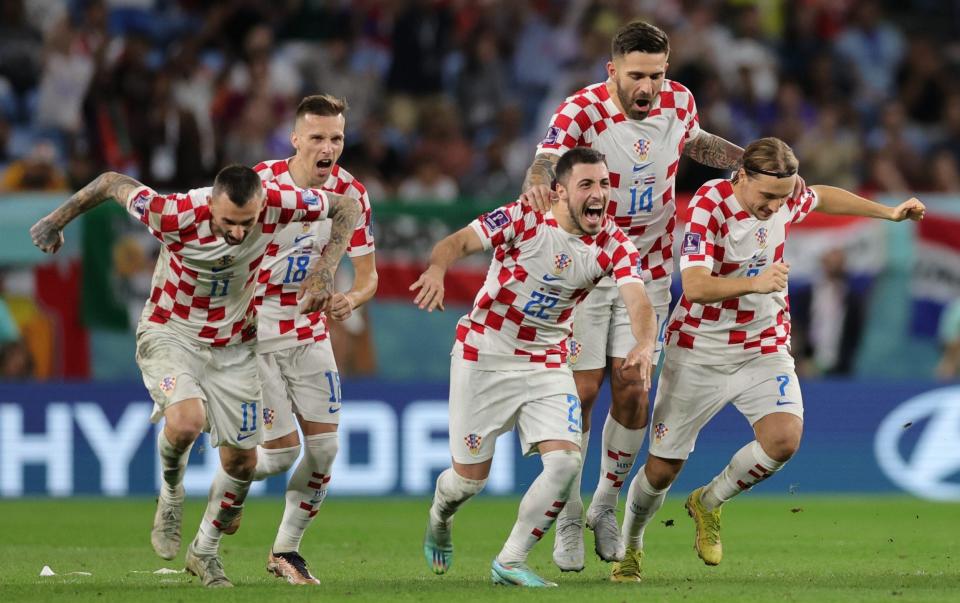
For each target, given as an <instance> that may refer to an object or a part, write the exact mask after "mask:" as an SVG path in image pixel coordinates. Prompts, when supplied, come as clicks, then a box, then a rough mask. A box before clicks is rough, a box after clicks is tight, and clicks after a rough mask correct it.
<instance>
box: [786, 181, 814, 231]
mask: <svg viewBox="0 0 960 603" xmlns="http://www.w3.org/2000/svg"><path fill="white" fill-rule="evenodd" d="M819 201H820V198H819V197H818V196H817V193H815V192H814V191H813V189H812V188H810V187H807V188H805V189H803V191H802V192H801V193H800V196H799V197H791V198H790V199H787V207H788V208H789V209H790V222H792V223H797V222H802V221H803V219H804V218H806V217H807V216H808V215H809V214H810V212H812V211H813V210H814V209H815V208H816V207H817V203H818V202H819Z"/></svg>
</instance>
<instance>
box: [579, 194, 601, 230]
mask: <svg viewBox="0 0 960 603" xmlns="http://www.w3.org/2000/svg"><path fill="white" fill-rule="evenodd" d="M583 221H584V222H585V224H586V225H587V226H589V227H590V228H591V229H598V228H600V223H601V222H603V203H602V202H601V201H595V202H592V203H588V204H587V205H586V206H584V208H583Z"/></svg>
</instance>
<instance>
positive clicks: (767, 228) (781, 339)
mask: <svg viewBox="0 0 960 603" xmlns="http://www.w3.org/2000/svg"><path fill="white" fill-rule="evenodd" d="M816 205H817V195H816V193H814V192H813V190H811V189H809V188H807V189H806V190H804V191H803V193H801V194H800V196H799V197H796V198H790V199H788V200H787V202H786V203H784V204H783V205H782V206H781V207H780V211H778V212H777V213H775V214H774V215H773V216H772V217H771V218H770V219H769V220H758V219H757V218H754V217H753V216H751V215H750V214H749V213H748V212H747V211H746V210H745V209H743V207H741V205H740V202H739V201H737V198H736V197H735V196H734V192H733V183H732V182H731V181H729V180H710V181H709V182H707V183H705V184H704V185H703V186H701V187H700V190H698V191H697V193H696V195H694V197H693V199H692V200H691V202H690V221H689V222H688V223H687V226H686V228H685V229H684V233H683V240H682V241H681V244H680V270H681V271H683V270H685V269H687V268H692V267H694V266H703V267H704V268H707V269H708V270H710V273H711V274H712V275H713V276H719V277H728V278H734V277H745V276H755V275H757V274H759V273H760V272H762V271H763V270H764V269H765V268H767V267H768V266H770V265H771V264H773V263H775V262H782V261H783V247H784V243H785V242H786V239H787V234H788V233H789V232H790V226H791V225H792V224H794V223H796V222H800V221H801V220H803V219H804V218H805V217H806V216H807V214H809V213H810V212H811V211H812V210H813V208H814V207H816ZM666 341H667V345H668V346H671V347H673V348H675V349H674V350H671V351H672V352H673V353H674V354H676V357H677V358H678V359H681V361H687V362H693V363H698V364H700V363H702V364H738V363H740V362H745V361H747V360H750V359H751V358H754V357H756V356H758V355H761V354H776V353H789V351H790V301H789V297H788V295H787V291H782V292H778V293H751V294H748V295H742V296H740V297H737V298H733V299H728V300H725V301H722V302H718V303H714V304H697V303H692V302H691V301H690V300H688V299H687V297H686V296H685V295H684V296H683V297H681V298H680V303H679V304H677V307H676V308H675V309H674V311H673V315H672V316H671V317H670V320H669V324H668V325H667V334H666Z"/></svg>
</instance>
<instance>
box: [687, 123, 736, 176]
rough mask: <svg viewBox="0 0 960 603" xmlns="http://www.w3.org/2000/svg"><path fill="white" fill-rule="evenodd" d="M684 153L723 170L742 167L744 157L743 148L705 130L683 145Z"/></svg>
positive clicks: (695, 159)
mask: <svg viewBox="0 0 960 603" xmlns="http://www.w3.org/2000/svg"><path fill="white" fill-rule="evenodd" d="M683 154H684V155H686V156H687V157H689V158H690V159H693V160H694V161H696V162H697V163H702V164H703V165H706V166H710V167H712V168H719V169H723V170H738V169H740V162H741V161H742V159H743V149H741V148H740V147H738V146H737V145H735V144H733V143H732V142H730V141H728V140H726V139H724V138H721V137H720V136H717V135H716V134H711V133H710V132H707V131H705V130H701V131H700V134H698V135H697V137H696V138H694V139H693V140H691V141H690V142H688V143H687V144H686V146H684V147H683Z"/></svg>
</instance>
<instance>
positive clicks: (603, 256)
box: [453, 202, 643, 370]
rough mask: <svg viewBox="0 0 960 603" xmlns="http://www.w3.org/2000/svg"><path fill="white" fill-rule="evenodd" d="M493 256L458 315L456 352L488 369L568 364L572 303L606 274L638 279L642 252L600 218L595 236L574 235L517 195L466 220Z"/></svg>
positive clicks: (627, 280) (621, 279) (625, 280)
mask: <svg viewBox="0 0 960 603" xmlns="http://www.w3.org/2000/svg"><path fill="white" fill-rule="evenodd" d="M470 227H471V228H473V230H474V232H476V233H477V235H478V236H479V237H480V240H481V242H482V243H483V247H484V249H491V248H492V249H493V260H492V261H491V263H490V269H489V271H488V272H487V277H486V280H485V281H484V283H483V287H482V288H481V289H480V291H479V292H478V293H477V296H476V299H475V300H474V303H473V309H472V310H471V311H470V313H469V314H467V315H465V316H463V317H462V318H461V319H460V321H459V322H458V323H457V340H456V343H455V344H454V347H453V354H454V356H457V357H460V358H463V359H465V360H468V361H473V362H476V363H477V367H478V368H481V369H485V370H524V369H533V368H538V367H543V366H546V367H548V368H560V367H565V366H566V360H567V337H568V336H569V335H570V327H571V324H572V322H573V309H574V307H575V306H576V305H577V304H578V303H580V302H581V301H583V299H584V298H585V297H586V296H587V294H588V293H589V292H590V291H591V290H592V289H593V288H594V287H595V286H596V284H597V282H599V281H600V279H601V278H603V277H605V276H611V277H613V278H614V279H615V281H616V283H617V285H618V286H623V285H625V284H626V283H642V282H643V279H642V278H641V276H640V274H639V271H638V269H637V266H638V264H639V261H640V255H639V254H638V253H637V249H636V247H634V245H633V243H631V242H630V240H629V239H628V238H627V237H626V236H625V235H624V234H623V232H622V231H621V230H620V229H619V228H617V226H616V224H614V222H613V220H610V219H605V220H604V221H603V224H602V230H601V231H600V233H599V234H597V236H596V237H590V236H576V235H573V234H570V233H568V232H566V231H565V230H563V229H562V228H560V227H559V226H558V225H557V222H556V220H555V219H554V218H553V214H552V213H547V214H541V213H538V212H536V211H534V210H532V209H531V208H530V207H528V206H525V205H522V204H521V203H519V202H514V203H511V204H509V205H506V206H503V207H500V208H498V209H494V210H492V211H490V212H487V213H486V214H483V215H482V216H480V217H479V218H477V219H476V220H474V221H473V222H471V223H470Z"/></svg>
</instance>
